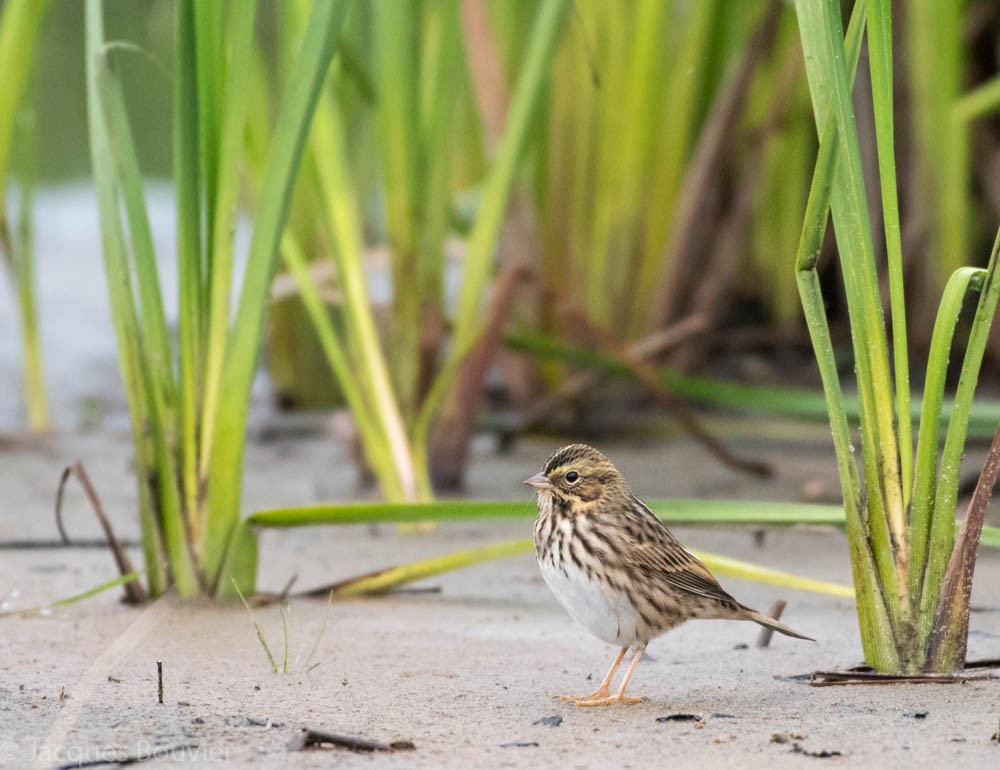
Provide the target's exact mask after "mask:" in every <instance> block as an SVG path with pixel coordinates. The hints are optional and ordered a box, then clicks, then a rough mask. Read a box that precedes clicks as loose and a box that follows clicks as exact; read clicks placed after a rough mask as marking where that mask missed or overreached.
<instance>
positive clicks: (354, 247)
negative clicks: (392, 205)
mask: <svg viewBox="0 0 1000 770" xmlns="http://www.w3.org/2000/svg"><path fill="white" fill-rule="evenodd" d="M344 132H345V126H344V120H343V116H342V115H341V114H340V112H339V109H338V107H337V105H336V103H335V101H334V99H333V96H332V94H330V93H323V94H322V95H321V97H320V104H319V106H318V109H317V112H316V119H315V126H314V128H313V132H312V135H311V137H310V143H311V147H312V157H313V161H314V164H315V172H316V176H317V180H318V184H319V188H320V196H321V203H320V205H321V209H322V211H323V212H324V222H325V223H326V226H327V227H328V228H329V234H330V240H331V247H332V248H331V250H332V252H333V258H334V261H335V263H336V265H337V278H338V283H339V286H340V289H341V291H342V292H343V294H344V317H345V319H346V320H345V323H344V327H343V328H344V334H345V337H346V339H345V347H346V349H347V350H348V351H350V352H351V353H353V355H354V358H355V360H353V364H354V366H355V374H354V377H353V378H352V379H354V380H356V381H357V383H358V387H359V388H360V398H359V399H358V403H360V401H361V400H362V399H363V400H364V401H365V402H366V403H367V404H368V406H367V409H366V410H365V412H364V413H361V412H359V413H358V414H360V415H361V419H362V420H366V421H370V422H371V423H372V424H374V425H376V426H377V429H375V430H373V431H371V432H369V433H366V434H365V436H364V438H366V439H367V440H366V442H365V452H366V455H367V457H368V458H369V459H370V460H371V462H372V464H373V465H374V466H375V467H376V468H381V469H382V471H381V473H380V476H379V478H380V479H382V480H384V481H385V482H386V487H385V488H384V492H385V494H387V495H394V496H398V497H399V498H400V499H401V498H403V497H410V498H416V497H421V496H425V495H429V490H428V489H427V488H426V487H425V486H424V485H423V484H422V483H421V476H422V475H423V474H421V473H420V472H419V471H418V469H417V468H416V463H415V461H414V458H413V455H412V453H411V451H410V443H409V439H408V437H407V433H406V427H405V425H404V423H403V417H402V414H401V410H400V406H399V403H398V401H397V399H396V394H395V392H394V391H393V387H392V381H391V379H390V377H389V367H388V365H387V363H386V360H385V355H384V354H383V352H382V344H381V341H380V339H379V334H378V330H377V328H376V325H375V318H374V315H373V314H372V307H371V304H370V302H369V292H368V287H367V281H366V280H365V272H364V263H363V254H364V244H363V241H362V237H361V231H360V227H361V225H360V221H361V220H360V214H359V213H358V203H357V200H356V194H355V190H354V184H353V182H352V180H351V178H350V175H349V173H348V171H349V165H348V154H347V137H346V136H345V135H344ZM311 312H313V313H314V312H315V309H314V310H313V311H311ZM331 363H332V362H331ZM343 382H345V381H344V380H341V383H343ZM347 387H348V388H352V387H353V382H352V383H349V384H348V386H347Z"/></svg>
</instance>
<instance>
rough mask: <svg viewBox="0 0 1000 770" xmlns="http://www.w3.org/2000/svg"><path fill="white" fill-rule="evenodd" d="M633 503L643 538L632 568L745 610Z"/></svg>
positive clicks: (651, 516)
mask: <svg viewBox="0 0 1000 770" xmlns="http://www.w3.org/2000/svg"><path fill="white" fill-rule="evenodd" d="M631 502H632V503H633V507H632V510H633V511H634V512H635V515H636V518H637V521H636V525H637V526H638V527H640V528H641V531H642V534H643V536H644V537H641V538H637V539H636V541H635V542H633V544H632V546H631V547H630V548H629V551H628V561H629V563H630V564H631V565H632V566H633V567H635V568H637V569H639V570H641V571H642V572H644V573H645V574H646V575H648V576H649V577H650V578H651V579H656V580H662V581H664V582H666V583H668V584H669V585H670V586H671V587H672V588H678V589H681V590H683V591H687V592H689V593H692V594H696V595H698V596H704V597H706V598H708V599H714V600H716V601H719V602H722V603H723V604H726V605H732V606H733V607H734V608H742V605H740V603H739V602H737V601H736V599H734V598H733V597H732V596H730V595H729V594H728V593H726V591H725V589H723V587H722V586H721V585H719V581H718V580H716V579H715V576H714V575H713V574H712V573H711V572H709V571H708V567H706V566H705V565H704V564H702V563H701V562H700V561H699V560H698V559H697V558H696V557H695V556H693V555H691V554H690V553H688V552H687V551H686V550H685V549H684V546H682V545H681V544H680V541H678V540H677V538H676V537H674V535H673V533H672V532H671V531H670V530H669V529H668V528H667V525H666V524H664V523H663V522H662V521H660V520H659V518H657V516H656V514H655V513H653V512H652V511H651V510H650V509H649V507H648V506H647V505H646V504H645V503H644V502H642V500H640V499H639V498H638V497H636V496H635V495H632V500H631Z"/></svg>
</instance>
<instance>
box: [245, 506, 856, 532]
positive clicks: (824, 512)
mask: <svg viewBox="0 0 1000 770" xmlns="http://www.w3.org/2000/svg"><path fill="white" fill-rule="evenodd" d="M646 504H647V505H648V506H649V508H650V509H651V510H652V511H653V513H655V514H656V515H657V516H658V517H659V518H660V519H662V520H663V521H667V522H671V523H675V524H683V523H688V524H748V525H767V524H775V525H780V524H812V525H828V526H842V525H843V523H844V511H843V509H842V508H841V507H840V506H835V505H810V504H806V503H761V502H748V501H742V500H647V501H646ZM537 513H538V512H537V508H536V506H535V502H534V500H525V501H521V502H506V501H486V500H439V501H437V502H433V503H329V504H319V505H307V506H301V507H294V508H274V509H269V510H263V511H257V512H255V513H252V514H250V516H248V517H247V519H246V521H247V523H248V524H250V525H252V526H259V527H306V526H314V525H318V524H371V523H376V522H385V523H390V522H391V523H401V522H414V521H447V520H479V519H496V518H505V519H506V518H525V519H532V518H534V517H535V516H536V515H537Z"/></svg>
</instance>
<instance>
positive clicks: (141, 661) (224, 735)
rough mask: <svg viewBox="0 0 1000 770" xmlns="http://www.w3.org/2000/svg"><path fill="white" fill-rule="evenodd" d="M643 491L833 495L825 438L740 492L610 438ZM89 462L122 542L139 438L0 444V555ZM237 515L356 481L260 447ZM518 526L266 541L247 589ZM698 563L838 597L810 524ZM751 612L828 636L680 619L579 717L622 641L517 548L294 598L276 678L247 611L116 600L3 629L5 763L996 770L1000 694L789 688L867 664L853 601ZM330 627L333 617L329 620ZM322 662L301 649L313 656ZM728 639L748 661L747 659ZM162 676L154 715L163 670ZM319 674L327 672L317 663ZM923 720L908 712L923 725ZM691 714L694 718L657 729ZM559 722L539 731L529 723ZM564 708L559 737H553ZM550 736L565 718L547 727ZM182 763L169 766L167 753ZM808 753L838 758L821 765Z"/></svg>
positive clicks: (986, 621) (476, 478)
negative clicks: (620, 690) (621, 690)
mask: <svg viewBox="0 0 1000 770" xmlns="http://www.w3.org/2000/svg"><path fill="white" fill-rule="evenodd" d="M552 446H553V444H552V442H548V441H542V440H532V441H523V442H520V443H519V444H518V446H517V448H516V449H515V450H514V452H513V453H510V454H507V455H497V454H495V453H494V452H493V451H492V448H491V447H490V446H489V442H485V441H484V442H482V443H481V444H480V445H479V446H478V451H477V456H476V461H475V463H474V466H473V470H472V474H471V480H470V487H471V489H470V493H471V494H473V495H477V496H484V497H499V496H504V497H508V498H512V499H524V500H525V505H526V507H527V508H530V506H531V503H530V498H529V495H528V494H527V493H526V492H525V491H522V489H521V488H520V487H519V484H518V482H519V481H520V479H522V478H524V477H525V476H526V475H528V474H529V473H530V472H532V471H533V470H534V468H535V467H536V466H537V465H538V464H539V463H540V462H541V461H542V460H543V459H544V457H545V456H546V455H547V454H548V452H549V451H550V450H551V449H552ZM605 448H606V449H607V450H608V451H609V452H610V453H611V454H612V455H613V456H614V457H615V459H617V460H618V461H619V464H620V466H621V467H622V468H623V470H624V471H625V472H626V474H627V475H628V476H629V477H630V478H631V479H632V480H633V484H634V486H635V487H636V488H637V490H638V491H640V492H641V493H643V494H646V495H647V496H650V497H652V496H661V495H664V494H665V493H669V494H672V495H675V496H690V495H701V496H711V495H713V494H715V496H721V497H727V496H733V495H734V494H742V495H744V496H746V497H764V498H766V497H771V498H785V499H794V498H795V497H796V496H797V494H799V493H800V492H801V489H802V488H803V487H804V486H809V485H812V486H815V485H816V484H828V483H831V482H832V476H830V468H829V467H828V466H829V464H830V461H829V459H828V458H827V456H826V449H825V448H817V449H816V450H815V451H805V452H804V451H802V450H801V449H799V450H797V451H796V452H795V453H794V455H793V454H792V453H789V452H788V451H787V450H783V449H782V448H780V447H776V446H766V445H761V446H756V447H753V446H744V447H742V448H743V449H744V451H754V452H756V453H758V454H760V455H762V456H764V457H767V458H768V459H770V460H772V461H773V462H774V463H775V464H776V468H777V470H778V476H777V478H776V479H772V480H771V481H768V482H754V481H747V480H746V479H743V478H741V477H739V476H737V475H735V474H733V473H731V472H729V471H726V470H725V469H722V468H720V467H719V466H718V465H717V464H715V463H713V462H709V461H707V460H706V458H705V457H704V456H703V455H701V453H700V451H699V450H698V449H696V448H693V447H691V446H689V445H687V444H685V443H683V442H680V443H659V444H651V445H646V446H624V445H623V446H614V445H610V446H606V447H605ZM76 457H82V458H84V459H85V461H86V462H87V464H88V467H89V468H90V470H91V473H92V475H93V476H94V478H95V483H96V484H97V486H98V487H99V489H100V491H101V493H102V495H103V496H104V499H105V505H106V506H107V508H108V510H109V512H110V514H111V516H112V518H113V519H114V520H115V526H116V528H117V529H118V530H119V533H120V534H121V535H122V536H124V537H134V536H135V535H136V527H135V522H134V520H133V514H132V510H133V508H134V489H133V486H132V482H131V478H130V468H129V447H128V442H127V441H126V440H125V438H124V437H122V436H120V435H115V434H113V433H108V432H99V433H97V434H94V435H89V436H81V435H74V436H69V437H65V438H62V439H57V440H54V441H53V442H51V443H50V444H49V445H48V446H47V447H46V448H44V449H36V450H23V449H22V450H19V451H16V452H11V451H8V452H6V453H4V454H3V455H2V462H0V488H2V489H3V490H4V503H5V504H4V506H3V508H2V510H0V540H10V539H13V538H26V537H31V538H51V537H52V536H53V535H54V526H53V524H52V520H51V519H52V517H51V509H52V492H53V489H54V483H55V481H56V479H57V476H58V472H59V469H60V468H61V467H62V465H63V464H64V463H65V462H67V461H69V460H72V459H74V458H76ZM248 471H249V473H248V479H247V484H246V487H247V505H248V506H253V507H257V506H261V507H263V506H267V505H270V504H273V503H277V502H286V503H287V502H309V501H312V500H316V499H330V498H349V497H351V496H352V495H353V491H352V490H353V475H352V471H351V470H350V469H349V467H348V466H347V464H346V463H345V462H343V457H341V456H340V450H339V449H338V448H337V446H336V445H335V444H334V443H332V442H330V441H328V440H325V439H323V438H320V437H312V438H306V439H296V440H286V439H280V440H272V441H267V442H255V443H254V444H253V445H252V446H251V448H250V451H249V454H248ZM67 506H68V507H67V526H68V529H69V530H70V532H71V533H72V534H73V536H74V537H90V536H96V534H97V532H96V527H95V525H94V524H93V522H92V520H91V516H90V514H89V512H88V511H87V510H86V507H85V505H84V502H83V500H82V495H80V494H79V492H77V491H73V492H72V493H71V495H70V497H69V499H68V501H67ZM529 527H530V521H529V520H528V519H525V520H523V521H520V520H518V521H509V522H490V523H475V524H447V525H442V526H441V527H440V528H439V529H438V530H437V531H436V532H433V533H431V534H424V535H420V536H412V535H405V534H400V533H398V532H397V531H396V530H395V529H394V528H391V527H381V528H378V529H374V530H373V529H370V528H367V527H349V528H342V529H332V528H327V529H310V530H299V531H295V532H281V533H275V532H269V533H265V534H264V536H263V539H262V549H261V553H262V558H261V574H260V583H261V587H262V588H264V589H272V590H275V589H279V588H280V587H281V586H283V585H284V584H285V582H286V581H287V579H288V578H289V577H290V576H291V575H292V574H297V575H298V576H299V582H298V585H299V586H308V585H314V584H317V583H319V582H322V581H328V580H331V579H336V578H338V577H343V576H347V575H350V574H354V573H358V572H362V571H365V570H370V569H373V568H377V567H381V566H386V565H389V564H393V563H398V562H401V561H405V560H408V559H413V558H421V557H429V556H433V555H437V554H441V553H446V552H448V551H451V550H455V549H458V548H461V547H465V546H472V545H477V544H482V543H486V542H490V541H495V540H499V539H501V538H505V537H514V536H523V535H526V534H527V533H528V532H529ZM679 534H680V535H681V536H682V538H683V539H684V541H685V542H686V543H688V544H690V545H691V546H692V547H699V548H704V549H710V550H714V551H716V552H719V553H725V554H727V555H732V556H736V557H741V558H746V559H750V560H755V561H758V562H764V563H767V564H770V565H773V566H776V567H780V568H782V569H787V570H790V571H794V572H798V573H801V574H806V575H810V576H813V577H818V578H823V579H828V580H835V581H841V582H847V581H848V580H849V567H848V563H847V557H846V546H845V542H844V540H843V538H842V537H841V536H840V535H838V534H836V533H832V532H826V531H820V530H806V531H802V530H796V531H778V530H772V531H769V532H768V533H767V535H766V537H765V538H764V539H763V543H761V542H760V539H759V538H758V537H757V536H755V534H754V533H753V532H749V531H723V530H710V529H685V530H682V531H679ZM998 556H1000V555H998V554H996V553H987V554H985V555H984V558H983V559H982V562H981V566H980V570H979V573H978V575H977V578H978V583H977V591H976V594H975V603H976V605H977V607H978V608H979V610H980V611H977V612H976V613H975V614H974V616H973V620H972V636H971V640H970V655H971V657H973V658H982V657H998V656H1000V614H998V610H1000V605H998V601H997V594H996V589H995V586H996V585H997V584H998V581H1000V558H998ZM112 575H113V567H112V565H111V559H110V557H109V555H108V554H107V553H106V552H104V551H102V550H97V549H42V550H39V549H33V550H4V551H0V596H3V597H5V602H6V604H7V605H8V606H11V607H25V606H32V605H34V604H38V603H42V602H46V601H49V600H51V599H54V598H57V597H61V596H66V595H70V594H72V593H74V592H76V591H79V590H82V589H83V588H86V587H89V586H92V585H95V584H97V583H99V582H101V581H103V580H105V579H108V578H109V577H111V576H112ZM723 582H724V583H725V584H726V585H727V587H728V588H729V589H730V590H731V591H732V592H733V593H735V594H736V595H737V596H738V597H739V598H740V599H742V600H743V601H745V602H746V603H749V604H751V605H754V606H757V607H759V608H762V609H766V608H767V607H768V606H769V605H770V604H771V602H772V601H773V600H774V598H776V596H778V595H782V596H784V597H785V598H786V599H788V601H789V604H788V608H787V610H786V613H785V616H784V618H785V620H786V621H787V622H788V623H789V624H792V625H793V626H795V627H796V628H798V629H800V630H802V631H804V632H807V633H810V634H812V635H814V636H816V637H817V638H818V639H819V642H818V643H816V644H811V643H805V642H798V641H795V640H791V639H786V638H784V637H776V638H775V639H774V641H773V643H772V646H771V648H770V649H767V650H760V649H757V648H756V647H755V646H754V642H755V639H756V636H757V629H756V627H755V626H752V625H749V624H744V623H737V622H721V621H700V622H692V623H689V624H687V625H685V626H683V627H681V628H679V629H677V630H675V631H673V632H671V633H670V634H668V635H667V636H665V637H663V638H661V639H660V640H658V641H656V642H654V643H653V644H652V645H651V648H650V655H649V658H650V659H649V660H647V661H644V662H643V663H642V665H641V666H640V667H639V670H638V673H637V675H636V679H635V680H634V684H633V689H634V693H635V694H638V695H643V696H645V697H646V698H647V700H646V701H645V702H643V703H641V704H639V705H635V706H619V707H614V708H606V709H581V708H575V707H573V706H570V705H568V704H565V703H562V702H560V701H558V700H556V699H555V696H557V695H560V694H581V693H583V692H587V691H589V690H590V689H593V687H594V685H595V681H596V680H599V679H600V678H601V676H602V675H603V673H604V671H605V669H606V667H607V666H608V665H609V663H610V660H611V658H612V657H613V653H614V651H613V650H612V649H611V648H610V647H608V646H606V645H604V644H603V643H601V642H599V641H598V640H596V639H594V638H593V637H591V636H589V634H588V633H587V632H586V631H584V630H583V629H581V628H580V627H578V626H577V625H575V623H574V622H573V621H572V620H571V619H570V618H569V617H568V616H567V615H566V614H565V613H564V612H563V611H562V609H561V608H560V607H559V606H558V605H557V604H556V603H555V601H554V600H553V598H552V597H551V596H550V594H549V593H548V591H547V589H546V588H545V586H544V584H543V583H542V582H541V581H540V579H539V577H538V573H537V570H536V568H535V565H534V563H533V561H532V559H531V557H530V556H526V557H519V558H514V559H509V560H506V561H502V562H496V563H493V564H489V565H483V566H480V567H477V568H473V569H469V570H466V571H464V572H462V573H458V574H453V575H447V576H441V577H438V578H434V579H431V580H429V581H426V583H425V584H424V586H425V587H433V588H437V589H440V592H439V593H425V594H407V595H396V596H389V597H383V598H379V599H368V600H357V601H344V602H338V603H335V604H333V605H332V606H331V607H329V608H328V607H327V604H326V602H324V601H312V600H297V601H293V602H292V603H291V606H290V608H289V611H288V644H287V649H288V669H289V672H288V673H278V674H274V673H271V669H270V665H269V663H268V661H267V658H266V655H265V653H264V651H263V649H262V647H261V645H260V643H259V642H258V640H257V637H256V633H255V631H254V628H253V625H252V623H251V618H250V616H249V614H248V613H247V611H246V610H245V609H244V608H242V607H241V606H233V605H225V606H216V605H209V604H201V603H196V604H181V603H177V602H175V601H172V600H170V599H164V600H161V601H160V602H157V603H156V604H154V605H152V606H149V607H146V608H141V609H132V608H126V607H124V606H122V605H120V604H119V603H118V601H117V594H114V593H108V594H104V595H102V596H99V597H96V598H93V599H90V600H88V601H86V602H83V603H80V604H77V605H74V606H70V607H64V608H57V609H55V610H53V611H51V613H48V614H46V615H43V616H37V615H36V616H31V617H4V618H0V645H2V650H3V655H2V657H0V672H2V673H0V711H2V712H3V718H2V719H0V760H2V761H3V764H4V766H9V767H31V766H37V767H52V766H56V765H59V764H62V763H66V762H74V761H77V760H93V759H98V758H110V757H118V756H124V755H127V754H135V753H148V752H152V751H160V752H162V753H163V756H162V757H161V758H160V760H159V761H161V762H171V761H173V762H189V763H193V764H196V765H198V766H213V765H219V766H222V765H226V766H232V763H236V764H238V765H253V766H259V767H265V768H267V767H286V766H288V767H319V766H326V765H329V764H330V763H336V764H338V765H341V766H362V767H369V766H372V765H378V766H392V767H470V766H477V767H538V766H558V767H596V766H607V765H614V766H621V767H652V766H660V765H664V764H669V765H671V766H673V767H681V768H686V767H692V768H694V767H697V768H704V767H751V768H753V767H768V768H771V767H800V766H811V764H812V763H816V762H821V763H832V764H836V765H837V766H844V767H868V766H874V765H878V766H880V767H904V766H906V767H941V766H943V765H945V764H946V763H961V765H962V766H963V767H996V766H998V763H1000V744H998V743H996V742H993V741H991V736H992V735H993V734H994V733H995V732H997V730H998V721H1000V697H998V696H1000V685H998V683H997V682H994V681H990V682H979V683H972V684H965V685H933V686H931V685H921V686H893V687H853V688H842V687H830V688H812V687H809V686H807V685H806V684H804V683H803V682H801V681H798V680H796V679H795V678H794V677H797V676H798V675H802V674H808V673H809V672H811V671H813V670H816V669H824V668H835V667H846V666H849V665H853V664H855V663H857V662H859V661H860V658H861V652H860V645H859V642H858V637H857V626H856V620H855V615H854V610H853V607H852V606H851V604H850V603H849V602H844V601H841V600H835V599H831V598H828V597H824V596H818V595H814V594H806V593H798V592H787V591H785V592H783V591H780V590H779V589H775V588H772V587H768V586H760V585H754V584H749V583H743V582H741V581H734V580H724V581H723ZM255 616H256V618H257V621H258V622H259V624H260V627H261V629H262V631H263V633H264V635H265V637H266V639H267V640H268V642H269V646H270V648H271V650H272V652H273V653H274V654H275V656H276V657H277V658H278V663H279V666H281V665H282V658H283V654H284V650H285V643H284V641H283V632H282V620H281V616H280V614H279V612H278V609H277V608H276V607H270V608H261V609H258V610H255ZM324 622H325V623H326V626H325V630H323V626H324ZM314 645H315V651H314V652H313V653H312V655H311V657H310V651H311V650H312V648H313V646H314ZM742 645H748V647H746V648H744V647H742ZM157 660H160V661H162V662H163V666H164V704H163V705H159V704H158V703H157V685H156V668H155V664H156V661H157ZM316 663H318V664H319V665H315V666H314V664H316ZM924 712H926V715H925V716H922V717H921V716H917V715H918V714H923V713H924ZM676 714H693V715H695V716H696V717H697V718H698V719H697V720H690V721H682V720H663V718H664V717H669V716H671V715H676ZM546 718H549V719H548V723H546V722H542V721H541V720H545V719H546ZM560 718H561V722H560ZM555 723H558V724H555ZM306 726H308V727H311V728H315V729H321V730H326V731H329V732H333V733H343V734H349V735H355V736H363V737H365V738H368V739H372V740H376V741H394V740H402V739H405V740H410V741H412V742H413V744H414V745H415V746H416V748H415V750H412V751H398V752H395V753H392V754H354V753H350V752H347V751H344V750H338V749H331V748H324V749H312V750H307V751H300V752H290V751H288V749H287V744H288V743H289V742H290V741H291V740H292V739H293V738H294V737H295V736H296V735H297V734H298V732H299V730H300V729H301V728H302V727H306ZM171 747H174V748H176V747H186V748H176V750H175V751H174V752H173V753H169V752H167V751H166V749H169V748H171ZM823 752H839V754H838V755H835V756H832V757H827V758H823V757H821V756H817V755H819V754H822V753H823Z"/></svg>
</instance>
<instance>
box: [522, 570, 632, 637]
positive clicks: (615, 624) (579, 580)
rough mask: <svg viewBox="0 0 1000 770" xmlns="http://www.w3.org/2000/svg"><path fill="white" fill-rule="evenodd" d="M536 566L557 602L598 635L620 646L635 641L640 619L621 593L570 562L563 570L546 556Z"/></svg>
mask: <svg viewBox="0 0 1000 770" xmlns="http://www.w3.org/2000/svg"><path fill="white" fill-rule="evenodd" d="M538 566H539V567H540V568H541V571H542V577H543V578H544V579H545V583H546V585H548V587H549V589H550V590H551V591H552V593H554V594H555V596H556V598H557V599H558V600H559V603H560V604H562V606H563V607H565V608H566V610H567V611H568V612H569V614H570V615H572V616H573V618H574V619H575V620H576V621H577V622H578V623H580V625H582V626H583V627H584V628H586V629H587V630H588V631H590V633H592V634H593V635H594V636H596V637H597V638H598V639H602V640H604V641H605V642H607V643H608V644H617V645H622V646H624V645H631V644H635V643H636V642H637V641H639V637H638V634H639V628H641V627H643V623H642V619H641V618H640V617H639V614H638V613H637V612H636V611H635V609H634V608H633V607H632V604H631V602H629V601H628V600H627V599H626V598H625V597H624V596H623V595H622V594H621V593H619V592H618V591H615V590H613V589H611V588H609V587H607V586H602V585H600V584H599V583H597V582H594V581H591V580H588V579H587V577H586V575H585V574H584V572H583V571H582V570H580V569H579V568H577V567H576V566H575V565H574V564H573V563H572V562H570V563H568V564H567V565H566V572H565V573H564V572H563V571H562V570H560V569H558V568H556V567H555V566H553V564H552V563H551V562H550V561H549V560H548V559H546V560H544V561H542V562H540V563H539V565H538ZM566 573H568V575H567V574H566Z"/></svg>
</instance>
